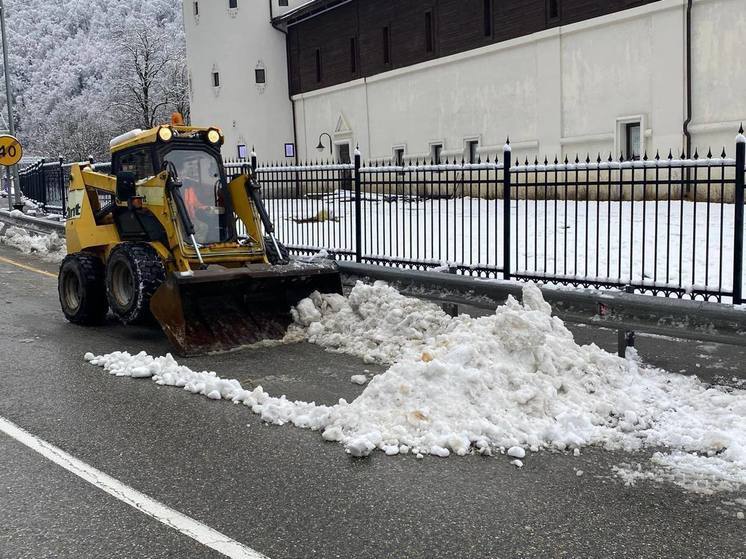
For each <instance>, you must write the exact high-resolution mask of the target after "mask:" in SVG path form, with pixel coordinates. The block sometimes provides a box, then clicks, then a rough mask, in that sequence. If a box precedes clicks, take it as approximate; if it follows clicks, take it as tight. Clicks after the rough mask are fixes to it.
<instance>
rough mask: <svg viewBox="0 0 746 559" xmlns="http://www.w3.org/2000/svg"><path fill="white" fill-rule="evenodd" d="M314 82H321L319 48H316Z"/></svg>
mask: <svg viewBox="0 0 746 559" xmlns="http://www.w3.org/2000/svg"><path fill="white" fill-rule="evenodd" d="M316 83H321V49H316Z"/></svg>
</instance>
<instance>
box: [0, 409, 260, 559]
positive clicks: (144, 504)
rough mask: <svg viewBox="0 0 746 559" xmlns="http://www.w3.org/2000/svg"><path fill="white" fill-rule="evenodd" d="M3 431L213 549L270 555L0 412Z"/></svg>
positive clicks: (236, 558)
mask: <svg viewBox="0 0 746 559" xmlns="http://www.w3.org/2000/svg"><path fill="white" fill-rule="evenodd" d="M0 432H3V433H5V434H6V435H8V436H9V437H11V438H12V439H14V440H15V441H17V442H19V443H21V444H23V445H24V446H26V447H28V448H30V449H31V450H34V451H36V452H38V453H39V454H41V455H42V456H44V458H46V459H47V460H50V461H51V462H54V463H55V464H57V465H58V466H61V467H62V468H64V469H66V470H67V471H69V472H71V473H73V474H75V475H76V476H78V477H79V478H81V479H83V480H84V481H86V482H88V483H90V484H91V485H93V486H95V487H97V488H99V489H101V490H102V491H105V492H106V493H108V494H109V495H111V496H113V497H115V498H116V499H118V500H119V501H122V502H123V503H126V504H128V505H129V506H131V507H133V508H135V509H136V510H138V511H140V512H142V513H144V514H146V515H148V516H150V517H152V518H154V519H155V520H157V521H158V522H161V523H162V524H165V525H166V526H168V527H169V528H172V529H174V530H176V531H177V532H180V533H181V534H184V535H185V536H187V537H189V538H191V539H193V540H195V541H197V542H199V543H201V544H202V545H204V546H206V547H209V548H211V549H214V550H215V551H217V552H219V553H221V554H223V555H225V556H226V557H230V558H232V559H268V558H267V557H266V556H265V555H262V554H261V553H259V552H258V551H255V550H253V549H251V548H250V547H248V546H246V545H244V544H242V543H240V542H238V541H236V540H233V539H231V538H229V537H228V536H226V535H225V534H222V533H220V532H218V531H217V530H215V529H213V528H210V527H209V526H207V525H206V524H203V523H201V522H199V521H198V520H195V519H193V518H191V517H189V516H187V515H185V514H182V513H180V512H179V511H177V510H174V509H172V508H170V507H168V506H166V505H164V504H163V503H160V502H158V501H156V500H155V499H153V498H152V497H148V496H147V495H145V494H144V493H140V492H139V491H137V490H136V489H133V488H132V487H130V486H128V485H125V484H124V483H122V482H121V481H119V480H117V479H115V478H113V477H111V476H109V475H107V474H105V473H104V472H102V471H100V470H98V469H96V468H94V467H93V466H90V465H89V464H86V463H85V462H83V461H81V460H79V459H77V458H75V457H74V456H72V455H70V454H68V453H67V452H65V451H64V450H62V449H60V448H57V447H56V446H54V445H53V444H51V443H48V442H46V441H44V440H43V439H40V438H39V437H37V436H36V435H33V434H31V433H29V432H28V431H26V430H25V429H23V428H21V427H19V426H18V425H16V424H15V423H13V422H11V421H9V420H8V419H5V418H4V417H2V416H0Z"/></svg>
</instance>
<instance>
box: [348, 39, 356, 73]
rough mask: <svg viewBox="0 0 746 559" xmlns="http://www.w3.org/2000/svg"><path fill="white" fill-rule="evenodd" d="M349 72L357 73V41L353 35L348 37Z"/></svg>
mask: <svg viewBox="0 0 746 559" xmlns="http://www.w3.org/2000/svg"><path fill="white" fill-rule="evenodd" d="M350 72H351V73H353V74H356V73H357V41H356V40H355V37H352V38H351V39H350Z"/></svg>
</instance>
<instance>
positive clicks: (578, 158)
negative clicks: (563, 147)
mask: <svg viewBox="0 0 746 559" xmlns="http://www.w3.org/2000/svg"><path fill="white" fill-rule="evenodd" d="M578 163H580V156H579V155H578V154H577V153H576V154H575V164H576V165H577V164H578Z"/></svg>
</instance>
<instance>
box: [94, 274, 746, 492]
mask: <svg viewBox="0 0 746 559" xmlns="http://www.w3.org/2000/svg"><path fill="white" fill-rule="evenodd" d="M295 318H296V324H295V325H294V326H293V327H292V330H293V331H292V332H290V333H289V335H292V336H294V337H297V336H298V335H302V336H304V337H305V338H306V339H307V340H309V341H311V342H313V343H317V344H319V345H322V346H323V347H325V348H327V349H330V350H333V351H341V352H345V353H349V354H351V355H356V356H358V357H361V358H363V359H365V360H366V361H379V362H386V363H392V365H391V367H390V368H389V369H388V370H387V371H386V372H385V373H383V374H381V375H378V376H376V377H374V378H373V379H372V380H371V381H370V382H369V383H368V385H367V386H366V387H365V389H364V391H363V393H362V394H361V395H360V396H359V397H358V398H357V399H355V400H354V401H353V402H349V403H348V402H346V401H345V400H340V401H339V403H338V404H336V405H334V406H319V405H316V404H314V403H306V402H291V401H289V400H287V399H286V398H285V397H281V398H275V397H271V396H269V395H268V394H266V393H265V392H264V391H263V390H262V388H261V387H258V388H256V389H255V390H252V391H248V390H245V389H243V387H241V385H240V383H238V381H235V380H223V379H220V378H219V377H218V376H217V375H216V374H215V373H211V372H202V373H195V372H193V371H191V370H189V369H188V368H186V367H183V366H179V365H178V364H177V363H176V361H174V359H173V358H172V357H171V356H170V355H168V356H166V357H159V358H153V357H150V356H148V355H146V354H144V353H141V354H139V355H136V356H132V355H129V354H127V353H120V352H116V353H113V354H109V355H103V356H94V355H92V354H87V355H86V359H87V360H88V361H90V362H91V363H93V364H95V365H99V366H101V367H103V368H105V369H106V370H108V371H109V372H111V373H113V374H119V375H129V376H152V377H153V379H154V380H155V381H156V382H158V383H160V384H166V385H172V386H181V387H184V388H185V389H187V390H190V391H191V392H194V393H199V394H203V395H206V396H208V397H210V398H214V399H218V398H221V399H229V400H232V401H234V402H236V403H243V404H245V405H247V406H249V407H250V408H251V409H252V411H253V412H254V413H256V414H259V415H260V416H261V417H262V419H263V420H265V421H267V422H269V423H274V424H279V425H282V424H285V423H292V424H293V425H296V426H298V427H303V428H309V429H314V430H318V431H321V432H322V434H323V438H324V439H326V440H330V441H338V442H340V443H341V444H343V445H344V446H345V448H346V449H347V451H348V452H349V453H350V454H352V455H354V456H364V455H367V454H369V453H370V452H372V451H373V450H375V449H380V450H383V451H384V452H386V453H387V454H398V453H409V452H412V453H415V454H417V455H424V454H432V455H437V456H448V455H449V454H451V453H455V454H458V455H464V454H467V453H470V452H479V453H482V454H492V453H496V452H501V453H503V452H506V451H507V452H508V454H509V456H511V457H514V458H523V457H524V456H525V455H526V451H527V450H528V451H531V452H537V451H539V450H542V449H550V450H566V449H580V448H582V447H586V446H589V445H596V446H601V447H604V448H608V449H624V450H636V449H640V448H643V447H655V448H660V447H667V448H669V449H670V451H671V452H670V454H661V453H659V454H656V457H657V458H656V459H657V461H658V464H659V465H661V466H665V467H666V468H669V469H676V468H689V469H691V468H692V464H695V463H696V465H697V471H698V472H699V473H702V472H707V474H708V475H709V477H710V478H712V479H719V480H721V481H723V480H724V481H726V482H727V484H726V485H727V487H736V486H738V485H740V484H743V483H746V437H744V433H745V432H746V392H744V391H737V390H734V391H731V392H727V391H726V390H722V389H718V388H713V387H708V386H706V385H704V384H702V383H701V382H699V381H698V380H697V379H695V378H690V377H684V376H680V375H672V374H669V373H666V372H663V371H658V370H652V369H645V368H642V367H641V366H640V364H639V362H638V361H637V360H636V359H635V358H634V356H633V357H632V358H631V359H629V360H625V359H621V358H619V357H616V356H614V355H611V354H609V353H607V352H605V351H603V350H601V349H599V348H598V347H596V346H595V345H590V346H579V345H578V344H576V343H575V341H574V339H573V336H572V334H571V333H570V332H569V331H568V330H567V328H565V326H564V324H563V322H562V321H561V320H560V319H558V318H556V317H552V315H551V309H550V306H549V305H548V304H547V303H546V302H545V301H544V300H543V298H542V296H541V292H540V291H539V289H538V288H537V287H536V286H534V285H527V286H525V287H524V290H523V302H522V303H519V302H517V301H516V300H514V299H513V298H510V299H509V300H508V301H507V303H506V304H505V305H503V306H501V307H499V308H498V309H497V310H496V312H495V314H494V315H492V316H487V317H482V318H471V317H469V316H465V315H462V316H459V317H455V318H452V317H450V316H448V315H446V314H445V313H444V312H442V311H441V310H440V309H439V308H438V307H437V306H435V305H433V304H430V303H426V302H422V301H419V300H414V299H411V298H407V297H404V296H402V295H401V294H400V293H398V292H397V291H396V290H394V289H393V288H391V287H388V286H387V285H385V284H383V283H376V284H374V285H364V284H362V283H358V285H357V286H355V288H354V289H353V290H352V293H351V294H350V296H349V298H344V297H342V296H339V295H319V294H314V296H313V297H311V298H310V299H306V300H304V301H302V302H301V303H300V304H299V305H298V307H297V309H296V311H295ZM682 456H683V457H689V458H687V459H684V458H682ZM516 462H520V460H516ZM516 465H518V464H516ZM704 465H707V467H705V466H704ZM727 487H726V488H727Z"/></svg>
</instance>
